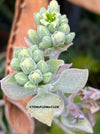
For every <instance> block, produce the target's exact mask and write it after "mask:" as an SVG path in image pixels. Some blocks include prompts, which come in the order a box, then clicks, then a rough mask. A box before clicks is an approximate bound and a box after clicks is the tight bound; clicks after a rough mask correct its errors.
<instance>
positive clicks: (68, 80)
mask: <svg viewBox="0 0 100 134" xmlns="http://www.w3.org/2000/svg"><path fill="white" fill-rule="evenodd" d="M87 79H88V70H87V69H74V68H71V69H66V70H65V71H63V72H62V73H61V75H60V76H59V78H58V79H57V81H56V82H55V83H54V85H53V86H54V89H55V90H61V91H63V92H64V93H73V92H77V91H79V90H80V89H82V88H83V87H84V86H85V84H86V82H87Z"/></svg>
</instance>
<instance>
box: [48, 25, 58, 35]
mask: <svg viewBox="0 0 100 134" xmlns="http://www.w3.org/2000/svg"><path fill="white" fill-rule="evenodd" d="M48 29H49V31H50V32H51V33H54V32H55V31H57V26H55V25H54V23H51V24H49V25H48Z"/></svg>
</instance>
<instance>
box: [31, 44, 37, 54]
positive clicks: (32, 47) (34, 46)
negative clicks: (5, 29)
mask: <svg viewBox="0 0 100 134" xmlns="http://www.w3.org/2000/svg"><path fill="white" fill-rule="evenodd" d="M38 49H39V48H38V46H37V45H33V46H31V47H30V48H29V50H30V51H31V53H34V51H35V50H38Z"/></svg>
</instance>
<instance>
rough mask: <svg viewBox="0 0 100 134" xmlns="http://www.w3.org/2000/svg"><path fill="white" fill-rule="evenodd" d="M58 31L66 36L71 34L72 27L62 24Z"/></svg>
mask: <svg viewBox="0 0 100 134" xmlns="http://www.w3.org/2000/svg"><path fill="white" fill-rule="evenodd" d="M58 31H61V32H63V33H65V34H68V33H69V32H70V27H69V25H68V24H65V23H62V24H61V25H60V26H59V28H58Z"/></svg>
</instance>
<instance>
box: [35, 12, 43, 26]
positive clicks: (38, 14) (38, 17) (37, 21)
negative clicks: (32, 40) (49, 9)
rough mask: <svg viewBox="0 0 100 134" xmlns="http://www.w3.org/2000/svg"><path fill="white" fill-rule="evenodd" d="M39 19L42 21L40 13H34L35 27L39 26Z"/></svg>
mask: <svg viewBox="0 0 100 134" xmlns="http://www.w3.org/2000/svg"><path fill="white" fill-rule="evenodd" d="M40 19H42V15H41V13H39V12H38V13H34V21H35V23H36V24H37V25H39V24H40Z"/></svg>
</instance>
